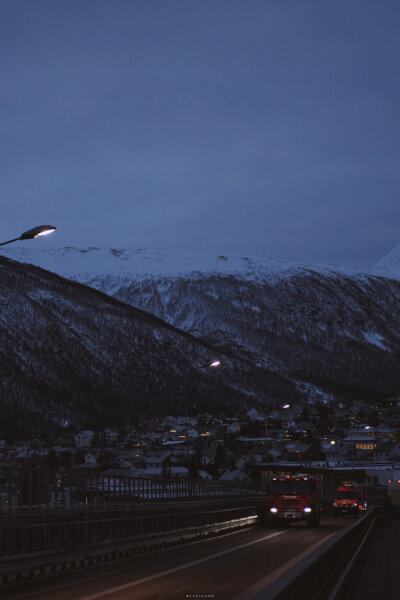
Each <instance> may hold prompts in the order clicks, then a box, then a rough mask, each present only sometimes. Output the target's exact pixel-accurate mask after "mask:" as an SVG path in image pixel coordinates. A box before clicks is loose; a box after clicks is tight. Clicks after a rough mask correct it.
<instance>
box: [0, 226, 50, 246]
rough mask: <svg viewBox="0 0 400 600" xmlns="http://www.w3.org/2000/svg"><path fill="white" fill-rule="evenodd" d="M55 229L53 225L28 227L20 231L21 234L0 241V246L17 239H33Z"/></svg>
mask: <svg viewBox="0 0 400 600" xmlns="http://www.w3.org/2000/svg"><path fill="white" fill-rule="evenodd" d="M55 230H56V228H55V227H53V225H39V226H38V227H34V228H33V229H28V231H25V232H24V233H21V235H20V236H19V237H17V238H13V239H12V240H8V241H7V242H0V246H5V245H6V244H11V243H12V242H18V241H19V240H33V239H35V238H37V237H39V236H43V235H49V233H52V232H53V231H55Z"/></svg>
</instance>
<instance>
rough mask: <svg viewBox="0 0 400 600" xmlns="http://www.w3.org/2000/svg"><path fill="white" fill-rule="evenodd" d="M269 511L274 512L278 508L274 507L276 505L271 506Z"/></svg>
mask: <svg viewBox="0 0 400 600" xmlns="http://www.w3.org/2000/svg"><path fill="white" fill-rule="evenodd" d="M270 511H271V512H272V513H274V514H275V513H277V512H278V509H277V508H276V506H273V507H272V508H270Z"/></svg>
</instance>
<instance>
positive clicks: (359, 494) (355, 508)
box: [333, 481, 367, 517]
mask: <svg viewBox="0 0 400 600" xmlns="http://www.w3.org/2000/svg"><path fill="white" fill-rule="evenodd" d="M366 510H367V500H366V496H365V491H364V489H363V488H362V487H360V486H358V485H356V484H354V483H352V482H351V481H344V482H343V484H342V485H340V486H339V487H338V488H337V490H336V493H335V499H334V501H333V514H334V516H335V517H339V516H341V517H345V516H347V515H350V516H353V517H359V516H361V515H362V514H364V513H365V511H366Z"/></svg>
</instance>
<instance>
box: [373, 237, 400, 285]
mask: <svg viewBox="0 0 400 600" xmlns="http://www.w3.org/2000/svg"><path fill="white" fill-rule="evenodd" d="M375 270H376V272H378V273H379V272H380V273H382V274H383V275H385V276H387V277H394V278H396V279H400V244H398V245H397V246H395V247H394V248H392V250H390V252H388V253H387V254H386V256H384V257H383V258H382V259H381V260H380V261H379V262H378V263H377V264H376V265H375Z"/></svg>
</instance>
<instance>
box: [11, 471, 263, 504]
mask: <svg viewBox="0 0 400 600" xmlns="http://www.w3.org/2000/svg"><path fill="white" fill-rule="evenodd" d="M7 478H8V481H6V482H5V484H4V485H3V490H5V491H4V492H3V494H2V495H0V511H5V510H7V511H13V510H15V509H17V508H20V507H34V506H41V507H47V508H52V509H58V508H60V507H62V508H65V509H72V508H82V507H84V506H95V507H100V506H110V505H114V504H120V505H121V504H123V505H133V504H138V503H143V502H154V501H176V500H177V499H196V498H212V497H234V496H253V495H262V494H263V492H262V491H261V490H259V489H257V488H256V487H254V486H252V485H250V484H248V485H243V484H239V483H235V482H233V483H231V482H221V481H206V480H189V479H185V480H173V481H163V480H152V479H145V478H140V477H135V476H132V475H129V474H128V475H127V474H125V473H123V472H122V473H121V472H115V471H114V472H112V471H107V472H104V473H99V472H98V471H97V470H96V471H88V470H87V471H84V472H77V471H74V470H70V471H68V472H67V471H65V470H63V471H57V470H54V469H53V470H50V469H43V468H41V467H40V466H35V467H31V468H22V469H21V470H20V471H16V470H15V469H14V470H12V469H9V470H8V475H7Z"/></svg>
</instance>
